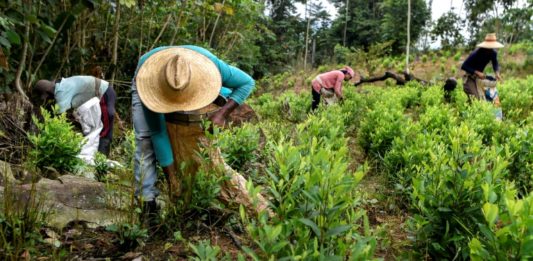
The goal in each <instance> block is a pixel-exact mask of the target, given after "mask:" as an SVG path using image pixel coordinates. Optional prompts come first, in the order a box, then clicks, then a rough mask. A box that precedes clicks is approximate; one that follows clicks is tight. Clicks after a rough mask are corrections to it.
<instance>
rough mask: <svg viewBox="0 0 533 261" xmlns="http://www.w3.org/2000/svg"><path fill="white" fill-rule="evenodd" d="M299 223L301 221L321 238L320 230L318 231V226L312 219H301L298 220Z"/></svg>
mask: <svg viewBox="0 0 533 261" xmlns="http://www.w3.org/2000/svg"><path fill="white" fill-rule="evenodd" d="M298 221H300V222H302V223H303V224H304V225H306V226H308V227H310V228H311V229H312V230H313V232H315V235H316V236H317V237H320V229H318V226H317V224H316V223H315V222H314V221H312V220H310V219H307V218H300V219H298Z"/></svg>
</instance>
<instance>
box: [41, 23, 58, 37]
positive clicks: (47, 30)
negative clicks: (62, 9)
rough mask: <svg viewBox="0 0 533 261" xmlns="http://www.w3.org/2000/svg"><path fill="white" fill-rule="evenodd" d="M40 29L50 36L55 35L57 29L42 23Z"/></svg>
mask: <svg viewBox="0 0 533 261" xmlns="http://www.w3.org/2000/svg"><path fill="white" fill-rule="evenodd" d="M39 30H40V31H41V32H43V33H45V34H46V35H47V36H48V37H53V36H54V35H55V34H56V29H54V28H53V27H51V26H48V25H45V24H43V25H41V27H39Z"/></svg>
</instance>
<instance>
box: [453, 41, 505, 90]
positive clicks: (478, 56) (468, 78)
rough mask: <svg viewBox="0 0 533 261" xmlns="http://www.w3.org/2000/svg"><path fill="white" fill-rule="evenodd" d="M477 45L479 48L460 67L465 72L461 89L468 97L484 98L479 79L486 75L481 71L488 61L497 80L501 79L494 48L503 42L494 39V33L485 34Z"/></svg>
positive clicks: (500, 46)
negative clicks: (483, 38) (483, 39)
mask: <svg viewBox="0 0 533 261" xmlns="http://www.w3.org/2000/svg"><path fill="white" fill-rule="evenodd" d="M477 47H479V48H478V49H476V50H474V51H473V52H472V53H471V54H470V55H469V56H468V58H466V60H465V61H464V63H463V65H462V66H461V69H462V70H463V71H465V72H466V75H465V78H464V80H463V82H464V84H463V90H464V92H465V93H466V94H467V95H468V97H469V99H470V97H471V96H473V97H475V98H476V99H482V100H484V99H485V90H484V86H483V84H482V83H481V80H483V79H485V77H486V76H485V74H484V73H483V71H484V70H485V67H486V66H487V64H489V62H491V63H492V69H494V73H495V74H496V79H497V80H498V81H501V80H502V78H501V76H500V67H499V64H498V52H497V51H496V49H498V48H502V47H503V44H501V43H499V42H498V41H496V34H487V36H485V41H483V42H482V43H480V44H478V45H477Z"/></svg>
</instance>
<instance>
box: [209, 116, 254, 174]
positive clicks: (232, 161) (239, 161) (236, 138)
mask: <svg viewBox="0 0 533 261" xmlns="http://www.w3.org/2000/svg"><path fill="white" fill-rule="evenodd" d="M259 131H260V130H259V128H258V127H257V125H252V124H244V125H243V126H240V127H238V128H232V129H230V130H226V131H223V132H221V133H220V135H219V136H218V144H219V146H220V150H221V151H222V153H223V154H224V159H225V160H226V163H228V164H229V165H230V166H231V167H232V168H233V169H236V170H238V171H241V170H243V169H244V166H245V165H246V164H250V163H254V162H255V161H256V160H257V157H258V152H257V149H258V148H259Z"/></svg>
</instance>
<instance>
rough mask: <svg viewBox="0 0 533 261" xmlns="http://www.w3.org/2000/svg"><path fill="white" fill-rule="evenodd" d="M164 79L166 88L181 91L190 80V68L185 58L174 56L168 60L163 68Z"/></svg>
mask: <svg viewBox="0 0 533 261" xmlns="http://www.w3.org/2000/svg"><path fill="white" fill-rule="evenodd" d="M164 73H165V78H166V80H167V83H168V87H169V88H170V89H172V90H174V91H183V90H184V89H185V88H187V86H189V83H190V80H191V67H190V64H189V61H187V59H186V58H185V57H181V56H180V55H178V54H176V55H174V57H172V58H170V59H169V60H168V62H167V64H166V66H165V70H164Z"/></svg>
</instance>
